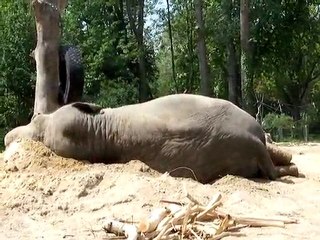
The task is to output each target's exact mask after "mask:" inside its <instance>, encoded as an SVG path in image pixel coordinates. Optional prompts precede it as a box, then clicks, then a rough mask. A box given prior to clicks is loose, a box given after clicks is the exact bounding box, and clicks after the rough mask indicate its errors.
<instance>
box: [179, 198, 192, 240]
mask: <svg viewBox="0 0 320 240" xmlns="http://www.w3.org/2000/svg"><path fill="white" fill-rule="evenodd" d="M190 212H191V203H189V204H188V206H187V211H186V213H185V215H184V217H183V222H182V227H181V235H182V237H183V236H184V233H185V231H186V230H187V223H188V220H189V216H190Z"/></svg>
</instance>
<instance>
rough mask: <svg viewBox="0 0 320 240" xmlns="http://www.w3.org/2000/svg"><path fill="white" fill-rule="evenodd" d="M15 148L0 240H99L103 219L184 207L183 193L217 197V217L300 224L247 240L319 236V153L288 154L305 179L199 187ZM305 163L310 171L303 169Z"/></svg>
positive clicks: (4, 165)
mask: <svg viewBox="0 0 320 240" xmlns="http://www.w3.org/2000/svg"><path fill="white" fill-rule="evenodd" d="M15 144H16V146H13V147H10V148H11V150H10V149H9V150H7V151H6V152H5V153H4V154H3V156H2V158H3V160H1V161H0V199H1V202H0V216H1V222H0V239H38V238H41V239H103V238H105V237H106V234H105V232H104V231H103V229H102V227H103V226H104V224H105V220H106V219H109V218H116V219H122V220H127V221H131V222H132V221H133V222H136V221H139V220H140V219H141V218H142V217H144V216H146V215H148V213H149V212H150V210H151V209H153V208H155V207H159V206H163V204H162V203H160V200H161V199H167V200H173V201H179V202H181V203H187V202H188V199H187V198H186V196H185V190H184V188H185V189H187V191H188V192H189V193H191V194H192V196H193V197H194V198H196V199H197V200H198V201H199V202H201V203H204V204H205V203H207V202H208V201H209V200H210V199H211V198H212V196H214V195H216V194H217V193H218V192H220V193H221V194H222V197H223V199H222V200H223V206H222V207H221V208H220V210H221V211H225V212H227V213H230V214H235V215H242V216H247V217H269V218H279V217H290V218H295V219H298V221H299V223H298V224H294V225H288V226H286V227H285V228H275V227H268V228H245V229H242V230H241V232H242V233H245V234H246V235H247V237H245V238H247V239H270V238H272V239H315V237H316V236H318V235H319V234H320V230H319V228H318V225H319V223H320V216H319V214H317V213H318V212H319V210H320V206H319V201H320V194H319V193H320V192H319V189H320V179H319V177H318V176H319V172H320V160H319V156H320V146H319V145H315V146H309V147H308V148H306V147H305V146H303V154H297V153H295V152H293V154H294V155H293V162H294V163H296V164H297V165H298V167H300V166H302V171H303V173H304V174H306V178H292V177H286V178H284V179H282V180H281V181H274V182H268V181H264V180H257V181H254V180H248V179H244V178H240V177H235V176H226V177H224V178H222V179H219V180H218V181H216V182H215V183H214V184H206V185H204V184H200V183H198V182H196V181H194V180H192V179H181V178H172V177H170V176H168V175H166V174H160V173H158V172H156V171H154V170H152V169H150V168H149V167H148V166H146V165H145V164H143V163H141V162H140V161H137V160H135V161H131V162H129V163H127V164H110V165H104V164H89V163H86V162H80V161H76V160H72V159H65V158H61V157H58V156H56V155H55V154H54V153H52V152H51V151H50V150H49V149H48V148H46V147H45V146H43V145H42V144H41V143H35V142H32V141H28V140H21V141H19V142H17V143H15ZM294 148H295V150H297V148H298V146H295V147H294ZM315 148H316V150H315ZM286 149H287V150H289V151H290V147H286ZM309 149H311V150H310V151H311V152H312V154H308V150H309ZM315 152H316V154H315ZM0 158H1V156H0ZM309 159H311V160H310V161H311V162H312V163H313V165H308V166H310V169H309V167H306V166H304V162H305V161H309ZM303 166H304V167H303ZM315 169H316V170H315ZM317 169H318V170H317ZM309 170H310V171H309ZM315 171H317V172H315ZM309 172H310V173H309ZM226 239H233V237H227V238H226Z"/></svg>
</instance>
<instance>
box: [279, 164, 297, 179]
mask: <svg viewBox="0 0 320 240" xmlns="http://www.w3.org/2000/svg"><path fill="white" fill-rule="evenodd" d="M275 168H276V171H277V174H278V177H283V176H293V177H299V170H298V168H297V166H296V165H295V164H293V163H291V164H290V165H287V166H276V167H275Z"/></svg>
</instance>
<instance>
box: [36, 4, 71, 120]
mask: <svg viewBox="0 0 320 240" xmlns="http://www.w3.org/2000/svg"><path fill="white" fill-rule="evenodd" d="M65 5H66V0H33V1H32V6H33V9H34V13H35V20H36V28H37V47H36V49H35V55H34V57H35V60H36V71H37V80H36V90H35V101H34V114H37V113H50V112H53V111H55V110H56V109H57V108H59V104H58V91H59V56H58V47H59V43H60V29H59V20H60V13H61V12H62V11H63V10H64V8H65Z"/></svg>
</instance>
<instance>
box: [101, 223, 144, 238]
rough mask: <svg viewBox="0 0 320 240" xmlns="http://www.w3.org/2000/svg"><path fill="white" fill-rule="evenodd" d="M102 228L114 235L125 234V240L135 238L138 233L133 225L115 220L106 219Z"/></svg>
mask: <svg viewBox="0 0 320 240" xmlns="http://www.w3.org/2000/svg"><path fill="white" fill-rule="evenodd" d="M104 230H105V231H106V232H109V233H114V234H116V235H125V236H126V237H127V240H137V239H138V235H139V234H138V230H137V227H136V226H135V225H132V224H128V223H122V222H119V221H116V220H108V221H107V224H106V225H105V227H104Z"/></svg>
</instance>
